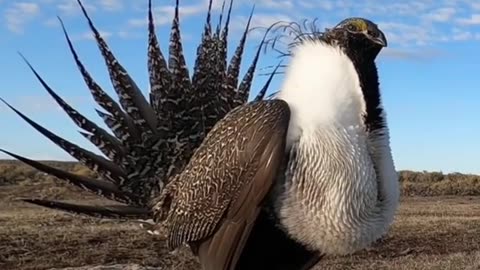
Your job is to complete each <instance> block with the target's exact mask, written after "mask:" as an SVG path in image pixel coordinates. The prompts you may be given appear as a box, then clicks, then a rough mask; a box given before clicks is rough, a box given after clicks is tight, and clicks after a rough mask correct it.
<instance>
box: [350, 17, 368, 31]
mask: <svg viewBox="0 0 480 270" xmlns="http://www.w3.org/2000/svg"><path fill="white" fill-rule="evenodd" d="M350 23H351V24H353V25H355V27H356V28H357V30H358V31H359V32H362V31H366V30H367V28H368V25H367V23H366V22H365V21H364V20H362V19H353V20H351V21H350Z"/></svg>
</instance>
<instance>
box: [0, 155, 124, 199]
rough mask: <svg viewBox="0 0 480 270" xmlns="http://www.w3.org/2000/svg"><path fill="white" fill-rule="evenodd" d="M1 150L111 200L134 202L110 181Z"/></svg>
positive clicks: (40, 169)
mask: <svg viewBox="0 0 480 270" xmlns="http://www.w3.org/2000/svg"><path fill="white" fill-rule="evenodd" d="M0 151H1V152H3V153H5V154H7V155H9V156H11V157H14V158H16V159H18V160H20V161H22V162H23V163H25V164H28V165H30V166H32V167H33V168H35V169H37V170H39V171H42V172H44V173H47V174H50V175H53V176H55V177H57V178H59V179H62V180H65V181H68V182H69V183H71V184H73V185H75V186H77V187H80V188H82V189H84V190H87V191H89V192H93V193H95V194H97V195H100V196H102V197H105V198H107V199H109V200H115V201H118V202H123V203H131V202H132V198H133V195H130V196H127V195H126V194H125V193H124V192H122V191H120V190H119V189H118V187H117V186H116V185H114V184H112V183H110V182H105V181H99V180H96V179H93V178H89V177H86V176H82V175H76V174H73V173H69V172H65V171H62V170H59V169H56V168H54V167H51V166H48V165H45V164H42V163H40V162H38V161H34V160H31V159H28V158H26V157H22V156H19V155H17V154H14V153H12V152H9V151H7V150H3V149H0Z"/></svg>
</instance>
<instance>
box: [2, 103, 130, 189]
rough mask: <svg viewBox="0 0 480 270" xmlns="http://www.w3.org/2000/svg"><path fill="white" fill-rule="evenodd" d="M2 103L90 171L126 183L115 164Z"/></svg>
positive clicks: (122, 172)
mask: <svg viewBox="0 0 480 270" xmlns="http://www.w3.org/2000/svg"><path fill="white" fill-rule="evenodd" d="M0 101H2V102H3V103H5V105H7V106H8V107H9V108H10V109H11V110H13V111H14V112H15V113H16V114H17V115H18V116H20V117H21V118H22V119H23V120H25V122H27V123H28V124H30V125H31V126H32V127H33V128H35V129H36V130H37V131H38V132H40V133H41V134H43V135H44V136H45V137H47V138H48V139H50V141H52V142H53V143H55V144H56V145H58V146H60V147H61V148H62V149H63V150H65V151H66V152H67V153H69V154H70V155H71V156H72V157H74V158H76V159H77V160H79V161H80V162H82V163H83V164H84V165H85V166H87V167H88V168H89V169H91V170H93V171H95V172H98V173H99V174H100V175H101V176H102V177H104V178H105V179H107V180H110V181H113V182H117V183H121V182H124V181H125V180H124V179H125V177H126V174H125V172H124V171H123V170H122V169H121V168H120V167H118V166H117V165H116V164H114V163H113V162H111V161H109V160H107V159H105V158H103V157H101V156H99V155H97V154H94V153H92V152H90V151H88V150H85V149H83V148H81V147H80V146H78V145H76V144H74V143H71V142H69V141H67V140H65V139H63V138H61V137H59V136H57V135H55V134H54V133H52V132H51V131H49V130H47V129H46V128H44V127H42V126H41V125H39V124H37V123H36V122H35V121H33V120H32V119H30V118H28V117H27V116H26V115H25V114H23V113H21V112H20V111H18V110H17V109H15V108H14V107H13V106H11V105H10V104H8V103H7V102H6V101H5V100H4V99H2V98H0Z"/></svg>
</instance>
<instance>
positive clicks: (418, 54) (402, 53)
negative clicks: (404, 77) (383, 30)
mask: <svg viewBox="0 0 480 270" xmlns="http://www.w3.org/2000/svg"><path fill="white" fill-rule="evenodd" d="M442 55H444V52H442V51H439V50H434V49H422V50H406V49H398V48H388V47H387V48H385V49H383V50H382V52H381V53H380V55H379V56H380V57H386V58H393V59H401V60H416V61H423V60H429V59H433V58H437V57H440V56H442Z"/></svg>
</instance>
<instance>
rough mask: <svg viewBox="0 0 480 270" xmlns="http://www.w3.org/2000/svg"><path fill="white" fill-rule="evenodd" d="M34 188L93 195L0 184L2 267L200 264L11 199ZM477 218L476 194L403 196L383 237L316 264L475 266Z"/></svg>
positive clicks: (131, 228) (479, 245)
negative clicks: (367, 246) (369, 246)
mask: <svg viewBox="0 0 480 270" xmlns="http://www.w3.org/2000/svg"><path fill="white" fill-rule="evenodd" d="M32 194H33V195H34V196H35V195H37V196H40V195H42V196H47V197H49V198H57V199H67V198H69V199H75V200H82V201H89V202H92V201H93V202H95V201H94V197H91V196H89V195H86V193H78V192H77V190H76V189H71V188H65V187H54V186H53V182H48V183H47V184H36V185H21V186H19V185H13V186H4V187H0V209H1V211H0V269H49V268H53V267H55V268H60V267H68V266H82V265H102V264H126V263H136V264H141V265H150V266H157V267H158V269H198V268H197V267H198V266H197V264H196V261H195V259H193V258H192V257H191V256H190V255H189V253H188V252H187V251H182V252H180V253H179V254H176V255H173V254H169V253H167V252H166V250H165V248H164V246H163V244H162V242H161V241H153V239H152V237H151V236H150V235H148V234H146V233H145V232H143V231H141V230H139V229H138V226H137V225H136V224H132V223H127V222H112V221H96V220H93V219H89V218H78V217H74V216H71V215H68V214H63V213H60V212H57V211H50V210H45V209H43V208H39V207H35V206H30V205H27V204H24V203H19V202H15V201H13V199H14V198H16V197H23V196H26V195H29V196H32ZM98 202H100V201H98ZM479 224H480V197H465V196H464V197H460V196H457V197H446V196H443V197H429V198H421V197H409V198H404V199H403V201H402V204H401V209H400V212H399V214H398V216H397V220H396V222H395V224H394V226H393V228H392V230H391V232H390V234H389V235H388V236H387V237H386V238H385V239H383V241H382V242H381V243H378V244H377V245H376V246H375V247H374V248H372V249H370V250H368V251H363V252H359V253H358V254H355V255H353V256H348V257H338V258H325V259H324V260H323V261H322V262H321V263H320V265H319V266H318V267H317V269H360V270H362V269H405V270H406V269H409V270H410V269H480V227H479Z"/></svg>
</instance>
